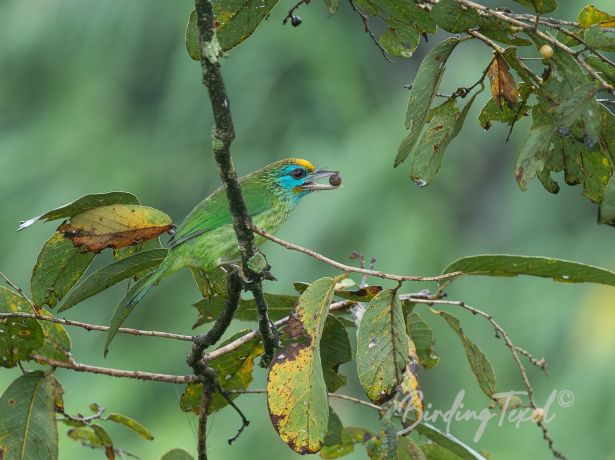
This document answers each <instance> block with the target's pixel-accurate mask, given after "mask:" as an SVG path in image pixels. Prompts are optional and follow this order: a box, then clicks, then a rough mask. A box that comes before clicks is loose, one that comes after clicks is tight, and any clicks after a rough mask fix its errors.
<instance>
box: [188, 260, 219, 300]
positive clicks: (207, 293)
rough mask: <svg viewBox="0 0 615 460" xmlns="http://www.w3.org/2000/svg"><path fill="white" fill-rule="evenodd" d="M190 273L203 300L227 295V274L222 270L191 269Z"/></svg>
mask: <svg viewBox="0 0 615 460" xmlns="http://www.w3.org/2000/svg"><path fill="white" fill-rule="evenodd" d="M190 272H191V273H192V277H193V278H194V282H195V283H196V285H197V286H198V288H199V291H201V294H202V296H203V298H205V299H207V300H212V299H213V298H214V297H215V296H217V295H218V296H223V295H226V273H224V270H222V269H221V268H218V269H217V270H211V271H205V270H199V269H195V268H190Z"/></svg>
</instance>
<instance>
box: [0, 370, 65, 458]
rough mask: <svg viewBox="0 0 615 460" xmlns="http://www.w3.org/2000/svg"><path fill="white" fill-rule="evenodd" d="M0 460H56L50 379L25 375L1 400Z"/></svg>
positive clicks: (51, 383) (53, 405) (54, 424)
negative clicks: (1, 459) (0, 459)
mask: <svg viewBox="0 0 615 460" xmlns="http://www.w3.org/2000/svg"><path fill="white" fill-rule="evenodd" d="M0 458H3V459H5V460H11V459H41V460H43V459H44V460H55V459H57V458H58V430H57V425H56V419H55V389H54V383H53V377H52V376H51V375H47V376H46V375H45V373H43V372H42V371H34V372H28V373H26V374H23V375H21V376H20V377H19V378H17V380H15V381H13V383H11V384H10V385H9V387H8V388H7V389H6V391H5V392H4V394H3V395H2V397H1V398H0Z"/></svg>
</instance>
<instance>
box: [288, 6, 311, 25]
mask: <svg viewBox="0 0 615 460" xmlns="http://www.w3.org/2000/svg"><path fill="white" fill-rule="evenodd" d="M303 4H306V5H309V4H310V0H299V1H298V2H297V3H295V5H293V7H292V8H291V9H290V10H288V13H286V16H284V19H283V20H282V24H283V25H286V23H287V22H288V21H289V20H290V22H291V24H292V25H293V27H297V26H298V25H300V24H301V18H300V17H298V16H295V11H296V10H297V9H298V8H299V7H300V6H301V5H303Z"/></svg>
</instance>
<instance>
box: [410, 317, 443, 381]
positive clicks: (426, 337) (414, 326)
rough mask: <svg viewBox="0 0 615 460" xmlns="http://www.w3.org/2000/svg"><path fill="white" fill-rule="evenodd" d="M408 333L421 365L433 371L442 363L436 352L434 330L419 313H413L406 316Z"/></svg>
mask: <svg viewBox="0 0 615 460" xmlns="http://www.w3.org/2000/svg"><path fill="white" fill-rule="evenodd" d="M406 331H407V332H408V336H409V337H410V339H411V340H412V341H413V342H414V345H415V347H416V354H417V356H418V359H419V363H420V364H421V366H423V367H424V368H425V369H431V368H432V367H434V366H435V365H436V364H438V362H439V361H440V357H439V356H438V355H437V354H436V352H435V351H434V346H435V338H434V336H433V330H432V329H431V327H430V326H429V324H427V322H426V321H425V320H424V319H423V318H422V317H421V315H419V314H418V313H415V312H412V313H410V314H409V315H407V316H406Z"/></svg>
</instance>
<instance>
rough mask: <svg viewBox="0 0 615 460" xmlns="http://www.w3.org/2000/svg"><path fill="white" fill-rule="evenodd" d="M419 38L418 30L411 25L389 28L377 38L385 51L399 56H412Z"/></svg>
mask: <svg viewBox="0 0 615 460" xmlns="http://www.w3.org/2000/svg"><path fill="white" fill-rule="evenodd" d="M420 40H421V35H420V34H419V32H418V31H417V30H416V29H413V28H411V27H400V28H389V29H387V30H386V31H385V32H384V33H383V34H382V35H380V38H378V42H379V43H380V45H381V46H382V47H383V48H384V50H385V51H386V52H387V53H389V54H390V55H391V56H396V57H401V58H409V57H412V54H413V53H414V50H416V47H417V46H418V44H419V41H420Z"/></svg>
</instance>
